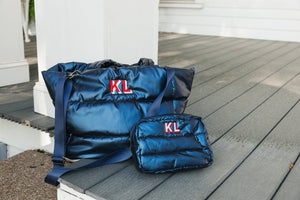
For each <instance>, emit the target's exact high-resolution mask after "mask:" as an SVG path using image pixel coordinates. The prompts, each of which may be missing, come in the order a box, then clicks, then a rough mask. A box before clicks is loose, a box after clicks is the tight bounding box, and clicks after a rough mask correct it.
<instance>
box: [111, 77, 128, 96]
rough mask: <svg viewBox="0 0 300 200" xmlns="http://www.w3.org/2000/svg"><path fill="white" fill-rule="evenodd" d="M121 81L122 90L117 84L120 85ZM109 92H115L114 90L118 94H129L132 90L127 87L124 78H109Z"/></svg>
mask: <svg viewBox="0 0 300 200" xmlns="http://www.w3.org/2000/svg"><path fill="white" fill-rule="evenodd" d="M121 81H122V82H123V84H122V85H123V87H122V89H123V92H122V91H121V90H120V88H119V85H120V83H121ZM110 92H111V93H112V94H116V92H117V93H119V94H122V93H124V94H131V93H132V90H131V89H128V88H127V81H126V80H110Z"/></svg>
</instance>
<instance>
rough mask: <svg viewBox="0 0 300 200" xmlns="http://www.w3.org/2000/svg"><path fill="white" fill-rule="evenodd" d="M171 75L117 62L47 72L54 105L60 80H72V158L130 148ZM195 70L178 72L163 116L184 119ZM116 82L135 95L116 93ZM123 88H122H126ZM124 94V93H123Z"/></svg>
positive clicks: (69, 141) (148, 63) (69, 127)
mask: <svg viewBox="0 0 300 200" xmlns="http://www.w3.org/2000/svg"><path fill="white" fill-rule="evenodd" d="M166 69H167V67H165V68H162V67H159V66H157V65H153V62H151V60H148V59H141V60H140V61H139V63H137V64H134V65H124V64H119V63H116V62H114V61H112V60H104V61H99V62H95V63H89V64H87V63H77V62H71V63H60V64H57V65H55V66H54V67H52V68H50V69H49V70H47V71H44V72H42V74H43V77H44V80H45V82H46V86H47V88H48V91H49V94H50V96H51V98H52V100H53V101H54V99H55V87H56V84H57V81H58V79H59V78H60V77H63V76H70V74H71V73H72V72H75V71H77V70H78V73H75V75H74V76H73V77H72V78H71V77H70V78H71V81H72V83H73V89H72V92H71V96H70V99H69V102H68V106H67V141H66V143H67V148H66V157H68V158H71V159H77V158H98V157H101V156H103V155H105V154H107V153H110V152H112V151H115V150H116V149H122V148H125V147H129V132H130V129H131V127H132V126H133V125H134V124H135V123H136V122H138V121H139V120H140V119H141V118H144V117H145V116H146V114H147V111H148V109H149V107H150V106H151V104H152V103H153V101H154V100H155V98H156V97H157V96H158V95H159V94H160V92H161V91H162V90H163V89H164V87H165V83H166ZM193 76H194V70H192V69H175V76H174V78H173V79H172V81H171V84H170V85H169V87H168V88H167V90H166V93H165V96H164V99H163V102H162V105H161V109H160V114H167V113H183V111H184V108H185V105H186V103H187V98H188V96H189V94H190V91H191V86H192V81H193ZM111 80H126V81H127V86H126V88H128V89H130V90H131V91H132V93H130V94H125V93H114V94H112V93H111V85H110V81H111ZM123 84H124V83H123V82H122V83H120V85H119V88H123ZM121 92H122V91H121Z"/></svg>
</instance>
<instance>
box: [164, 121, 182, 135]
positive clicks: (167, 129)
mask: <svg viewBox="0 0 300 200" xmlns="http://www.w3.org/2000/svg"><path fill="white" fill-rule="evenodd" d="M172 125H173V123H172V122H170V123H165V131H166V134H169V133H181V130H180V129H178V128H177V122H174V131H173V130H172V128H171V127H172Z"/></svg>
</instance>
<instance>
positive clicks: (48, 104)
mask: <svg viewBox="0 0 300 200" xmlns="http://www.w3.org/2000/svg"><path fill="white" fill-rule="evenodd" d="M33 102H34V111H35V112H39V113H42V114H43V115H47V116H49V117H52V118H54V114H55V108H54V105H53V103H52V99H51V97H50V95H49V93H48V90H47V88H46V85H45V82H44V81H39V82H36V83H35V85H34V87H33Z"/></svg>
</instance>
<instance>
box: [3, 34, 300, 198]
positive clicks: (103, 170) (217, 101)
mask: <svg viewBox="0 0 300 200" xmlns="http://www.w3.org/2000/svg"><path fill="white" fill-rule="evenodd" d="M35 42H36V40H35V38H32V42H31V43H27V44H25V56H26V58H27V60H28V62H29V64H30V80H31V81H30V82H29V83H25V84H16V85H11V86H6V87H2V88H0V117H2V118H6V119H10V120H13V121H16V122H18V123H23V124H26V123H27V125H30V126H31V127H34V128H38V129H41V130H44V131H47V132H49V133H50V134H51V135H53V132H54V119H52V118H49V117H46V116H43V115H39V114H36V113H34V112H33V95H32V88H33V86H34V83H35V81H37V78H38V74H37V59H36V47H35ZM158 53H159V58H158V62H159V64H160V65H167V66H171V67H178V68H191V67H194V68H195V70H196V74H195V78H194V82H193V87H192V93H191V96H190V98H189V104H188V106H187V108H186V113H190V114H194V115H198V116H202V117H203V118H204V122H205V124H206V127H207V130H208V133H209V137H210V140H211V142H212V149H213V151H214V158H215V161H214V164H213V165H212V166H210V167H208V168H205V169H200V170H192V171H187V172H180V173H175V174H161V175H149V174H142V173H140V172H138V171H137V170H136V169H135V167H134V165H133V163H132V161H131V160H129V161H125V162H122V163H119V164H113V165H109V166H103V167H98V168H93V169H85V170H80V171H75V172H71V173H68V174H66V175H64V176H63V177H62V178H61V179H60V182H61V183H63V184H65V185H67V186H69V187H71V188H73V189H75V190H76V191H78V192H81V193H86V194H88V195H90V196H92V197H94V198H96V199H97V198H105V199H206V198H209V199H270V198H272V197H274V199H282V198H284V199H296V198H298V197H299V190H298V186H299V185H300V179H299V173H300V161H299V159H298V161H297V158H298V157H299V153H300V149H299V146H300V138H299V129H300V127H299V114H300V103H299V99H300V92H299V91H300V67H299V66H300V56H299V55H300V43H292V42H279V41H266V40H253V39H237V38H225V37H217V36H199V35H183V34H170V33H160V34H159V52H158ZM296 161H297V162H296ZM81 162H90V161H88V160H85V161H84V160H83V161H81ZM291 163H295V166H294V167H293V168H291V169H289V166H290V164H291ZM77 164H80V163H77ZM74 165H76V164H74Z"/></svg>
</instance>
